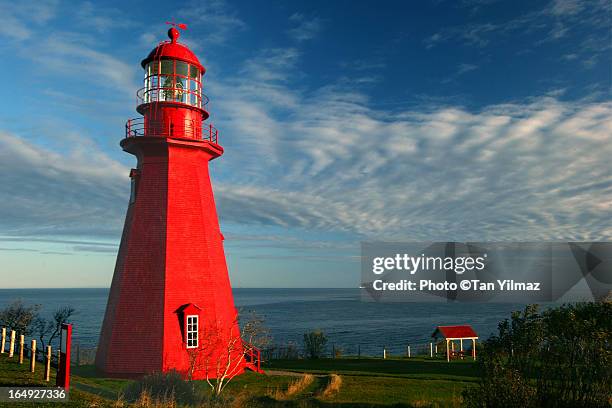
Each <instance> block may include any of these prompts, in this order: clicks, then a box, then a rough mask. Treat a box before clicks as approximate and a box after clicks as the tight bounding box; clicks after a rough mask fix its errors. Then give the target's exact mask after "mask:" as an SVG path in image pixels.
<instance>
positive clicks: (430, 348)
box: [429, 343, 433, 358]
mask: <svg viewBox="0 0 612 408" xmlns="http://www.w3.org/2000/svg"><path fill="white" fill-rule="evenodd" d="M429 357H431V358H433V343H429Z"/></svg>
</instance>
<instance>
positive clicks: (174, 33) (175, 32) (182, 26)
mask: <svg viewBox="0 0 612 408" xmlns="http://www.w3.org/2000/svg"><path fill="white" fill-rule="evenodd" d="M166 24H168V25H171V26H172V27H171V28H170V29H169V30H168V37H170V40H171V41H172V42H173V43H175V42H177V40H178V38H179V37H180V36H181V33H180V31H179V30H177V29H176V27H178V28H180V29H181V30H186V29H187V24H182V23H175V22H174V19H172V22H169V21H166Z"/></svg>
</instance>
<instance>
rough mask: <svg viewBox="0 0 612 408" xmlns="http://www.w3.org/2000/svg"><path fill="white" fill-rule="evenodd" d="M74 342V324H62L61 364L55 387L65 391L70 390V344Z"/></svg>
mask: <svg viewBox="0 0 612 408" xmlns="http://www.w3.org/2000/svg"><path fill="white" fill-rule="evenodd" d="M71 340H72V324H67V323H63V324H62V334H61V339H60V362H59V366H58V367H57V378H56V381H55V385H57V386H58V387H62V388H65V389H68V388H70V343H71Z"/></svg>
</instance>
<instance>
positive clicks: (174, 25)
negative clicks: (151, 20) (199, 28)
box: [166, 19, 187, 30]
mask: <svg viewBox="0 0 612 408" xmlns="http://www.w3.org/2000/svg"><path fill="white" fill-rule="evenodd" d="M166 24H168V25H171V26H172V27H178V28H180V29H181V30H186V29H187V24H183V23H175V22H174V19H172V22H169V21H166Z"/></svg>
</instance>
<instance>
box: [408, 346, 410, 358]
mask: <svg viewBox="0 0 612 408" xmlns="http://www.w3.org/2000/svg"><path fill="white" fill-rule="evenodd" d="M408 358H410V346H408Z"/></svg>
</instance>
